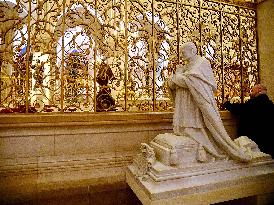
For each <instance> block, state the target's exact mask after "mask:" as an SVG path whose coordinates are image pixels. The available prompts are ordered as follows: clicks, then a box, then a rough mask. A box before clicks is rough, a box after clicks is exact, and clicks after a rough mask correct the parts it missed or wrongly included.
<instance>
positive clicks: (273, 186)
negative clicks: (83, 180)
mask: <svg viewBox="0 0 274 205" xmlns="http://www.w3.org/2000/svg"><path fill="white" fill-rule="evenodd" d="M235 142H237V143H239V145H241V146H246V147H245V148H246V149H249V152H251V153H252V161H251V162H246V163H242V162H238V161H235V160H229V159H228V158H227V159H218V160H217V159H215V158H214V157H208V156H207V159H208V160H207V161H204V162H200V161H199V159H198V158H199V157H198V156H199V149H200V147H199V144H198V143H197V142H196V141H194V140H193V139H191V138H188V137H186V136H176V135H174V134H171V133H166V134H160V135H158V136H156V137H155V138H154V140H152V141H151V142H150V143H149V144H145V143H142V145H141V153H139V154H138V155H137V157H135V158H134V160H133V164H132V165H130V166H129V167H128V169H127V172H126V181H127V183H128V184H129V186H130V187H131V188H132V190H133V191H134V192H135V194H136V195H137V196H138V198H139V199H140V201H141V202H142V203H143V204H144V205H160V204H163V205H169V204H170V205H174V204H180V205H183V204H187V205H196V204H197V205H208V204H214V203H218V202H223V201H228V200H233V199H239V198H244V197H251V196H253V197H255V198H256V197H257V196H258V195H264V194H269V193H274V160H273V159H272V158H271V156H270V155H267V154H264V153H262V152H260V151H259V150H258V147H257V146H254V144H252V143H253V142H252V141H250V140H248V139H247V138H245V137H242V138H239V139H238V140H236V141H235ZM271 203H272V202H271ZM265 204H266V203H265ZM265 204H263V203H260V204H259V203H258V204H256V205H265ZM267 204H269V205H270V203H267ZM273 204H274V202H273Z"/></svg>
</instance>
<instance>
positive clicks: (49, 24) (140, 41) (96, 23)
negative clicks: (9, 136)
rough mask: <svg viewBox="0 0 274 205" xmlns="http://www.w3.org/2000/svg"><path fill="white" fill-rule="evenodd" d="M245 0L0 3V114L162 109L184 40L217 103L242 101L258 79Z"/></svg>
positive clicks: (252, 17) (252, 18)
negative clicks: (200, 61) (202, 62)
mask: <svg viewBox="0 0 274 205" xmlns="http://www.w3.org/2000/svg"><path fill="white" fill-rule="evenodd" d="M252 2H253V1H249V0H246V1H242V2H238V4H237V2H232V1H231V2H230V3H225V2H222V1H208V0H195V1H193V0H139V1H138V0H104V1H102V0H73V1H66V0H58V1H53V0H16V1H15V0H10V1H6V0H5V1H0V40H1V43H0V60H1V62H0V67H1V70H0V79H1V83H0V86H1V87H0V112H4V113H10V112H77V111H79V112H83V111H87V112H100V111H132V112H135V111H150V112H151V111H170V110H172V106H171V102H170V100H169V98H168V95H167V84H166V79H167V77H168V76H169V75H170V74H171V73H172V72H174V70H175V66H176V64H177V63H178V62H179V61H180V54H179V52H178V51H179V45H180V44H182V43H184V42H186V41H189V40H191V41H194V42H195V43H196V44H197V47H198V51H199V53H200V54H202V55H204V56H206V57H207V58H208V59H209V60H210V62H211V64H212V68H213V72H214V74H215V78H216V81H217V87H218V89H217V93H216V100H217V104H218V106H219V108H220V109H222V103H223V102H224V101H225V100H227V99H228V98H237V99H239V100H240V101H243V100H244V99H246V98H247V97H248V95H249V90H250V88H251V87H252V86H253V85H255V84H256V83H258V82H259V72H258V70H259V68H258V57H257V55H258V54H257V40H256V38H257V33H256V11H255V7H254V4H252ZM26 107H28V109H26Z"/></svg>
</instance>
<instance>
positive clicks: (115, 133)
mask: <svg viewBox="0 0 274 205" xmlns="http://www.w3.org/2000/svg"><path fill="white" fill-rule="evenodd" d="M221 116H222V119H223V121H224V124H225V127H226V129H227V130H228V132H229V133H230V135H231V136H232V137H233V138H234V137H235V133H236V131H235V125H236V124H235V120H234V119H232V118H231V115H230V113H228V112H221ZM165 132H172V113H118V112H117V113H98V114H83V113H79V114H77V113H71V114H39V115H37V114H22V115H20V114H18V115H12V114H11V115H5V114H3V115H0V196H1V199H2V200H7V201H8V200H17V199H20V200H28V199H32V198H35V196H37V193H54V191H55V190H64V189H69V188H72V187H74V188H75V187H81V186H84V187H87V186H86V185H89V186H97V185H104V184H117V183H118V184H119V183H124V182H125V172H124V169H125V167H126V166H127V165H128V164H130V163H131V162H132V157H133V156H134V155H135V154H136V153H137V151H138V149H139V147H140V143H141V142H149V141H150V140H152V139H153V138H154V137H155V136H156V135H157V134H159V133H165ZM0 204H1V203H0Z"/></svg>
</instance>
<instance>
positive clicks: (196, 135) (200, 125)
mask: <svg viewBox="0 0 274 205" xmlns="http://www.w3.org/2000/svg"><path fill="white" fill-rule="evenodd" d="M180 54H181V56H182V57H183V59H184V60H186V64H185V65H183V64H179V65H177V68H176V72H175V73H174V74H173V75H172V76H170V78H169V79H168V87H169V91H170V97H171V100H172V101H173V104H174V107H175V111H174V116H173V133H165V134H159V135H157V136H156V137H155V138H154V139H153V140H152V141H151V142H150V143H149V144H145V143H142V146H141V153H140V154H138V156H137V157H135V159H134V164H135V165H136V167H138V170H139V174H140V175H150V176H152V178H154V179H155V180H156V181H159V180H166V179H167V178H172V176H173V177H175V178H176V177H178V175H184V174H187V173H189V174H193V173H194V172H195V171H196V172H197V173H198V172H202V171H203V170H205V168H206V167H207V168H206V169H207V170H213V169H214V168H216V169H217V168H220V167H224V166H227V165H228V164H230V165H231V166H238V165H240V164H242V163H253V162H254V161H260V160H266V159H269V160H271V157H270V155H268V154H265V153H262V152H260V150H259V148H258V146H257V145H256V143H255V142H253V141H252V140H250V139H249V138H247V137H245V136H242V137H239V138H237V139H235V140H232V139H231V138H230V137H229V135H228V134H227V132H226V130H225V128H224V125H223V123H222V120H221V117H220V114H219V111H218V108H217V104H216V101H215V98H214V92H215V91H216V89H217V85H216V82H215V79H214V75H213V71H212V68H211V65H210V62H209V61H208V60H207V59H206V58H205V57H201V56H199V55H198V54H197V48H196V46H195V44H194V43H193V42H187V43H184V44H183V45H182V46H181V47H180ZM144 161H145V162H146V163H144ZM230 165H229V166H230ZM176 170H177V171H176ZM178 170H179V171H178ZM167 173H168V174H167Z"/></svg>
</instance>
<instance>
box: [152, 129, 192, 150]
mask: <svg viewBox="0 0 274 205" xmlns="http://www.w3.org/2000/svg"><path fill="white" fill-rule="evenodd" d="M153 142H155V143H157V144H159V145H161V146H163V147H166V148H169V149H182V148H191V147H193V146H196V144H197V143H196V142H195V141H194V140H192V139H191V138H189V137H185V136H178V135H174V134H172V133H165V134H159V135H157V136H156V137H155V138H154V139H153Z"/></svg>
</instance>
